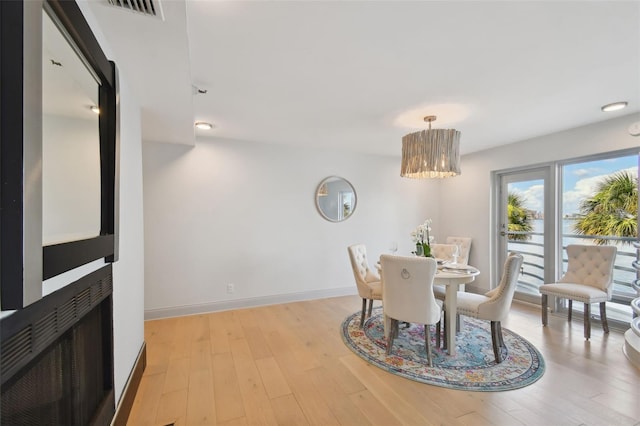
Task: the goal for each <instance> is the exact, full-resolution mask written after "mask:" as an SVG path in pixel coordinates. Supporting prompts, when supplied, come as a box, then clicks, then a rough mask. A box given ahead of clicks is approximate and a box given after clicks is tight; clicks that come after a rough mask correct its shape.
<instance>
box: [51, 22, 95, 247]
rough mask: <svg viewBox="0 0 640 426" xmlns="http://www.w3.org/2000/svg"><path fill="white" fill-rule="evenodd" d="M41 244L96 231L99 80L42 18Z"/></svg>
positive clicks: (53, 242) (57, 31) (84, 236)
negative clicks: (96, 109) (95, 110)
mask: <svg viewBox="0 0 640 426" xmlns="http://www.w3.org/2000/svg"><path fill="white" fill-rule="evenodd" d="M42 25H43V28H42V136H43V137H42V139H43V140H42V244H43V246H47V245H51V244H57V243H62V242H67V241H73V240H80V239H86V238H91V237H96V236H98V235H100V134H99V115H98V113H96V112H94V111H92V109H91V107H96V106H98V96H99V84H98V81H97V80H96V78H95V77H94V74H93V73H92V72H91V71H90V70H89V68H87V66H86V65H85V61H84V60H83V59H82V58H81V57H80V56H79V53H77V52H76V49H74V46H72V45H71V44H70V43H69V41H68V40H67V38H66V37H65V35H64V34H63V33H62V32H61V31H60V29H59V27H58V26H57V25H56V23H55V22H54V21H53V20H52V19H51V17H50V16H49V14H48V13H43V18H42Z"/></svg>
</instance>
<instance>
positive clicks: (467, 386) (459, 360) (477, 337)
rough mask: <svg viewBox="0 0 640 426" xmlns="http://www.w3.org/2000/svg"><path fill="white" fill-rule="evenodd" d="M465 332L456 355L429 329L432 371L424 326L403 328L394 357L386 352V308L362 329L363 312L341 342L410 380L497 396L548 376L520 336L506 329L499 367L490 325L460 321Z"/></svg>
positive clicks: (353, 318)
mask: <svg viewBox="0 0 640 426" xmlns="http://www.w3.org/2000/svg"><path fill="white" fill-rule="evenodd" d="M460 320H461V321H463V325H462V327H461V331H460V332H459V333H458V335H457V337H456V355H455V356H454V357H450V356H449V355H447V353H446V351H445V350H443V349H441V348H436V347H435V327H434V326H432V328H431V338H432V342H431V343H432V348H433V351H432V357H433V367H429V366H428V365H427V356H426V351H425V348H424V327H423V326H422V325H420V324H411V325H410V326H409V327H408V328H403V326H402V325H401V326H400V331H399V333H398V337H397V338H396V340H395V341H394V343H393V350H392V352H391V354H390V355H387V354H386V350H387V344H386V340H385V338H384V324H383V323H384V321H383V317H382V308H381V307H377V308H376V309H374V311H373V314H372V315H371V318H369V319H368V320H367V321H365V323H364V327H363V328H362V329H361V328H360V312H356V313H354V314H353V315H351V316H349V317H348V318H347V319H345V320H344V322H343V323H342V338H343V340H344V342H345V344H346V345H347V346H348V347H349V348H350V349H351V350H352V351H353V352H355V353H356V354H357V355H359V356H360V357H362V358H364V359H365V360H366V361H368V362H370V363H371V364H373V365H375V366H377V367H380V368H382V369H383V370H386V371H388V372H390V373H393V374H397V375H399V376H402V377H406V378H407V379H411V380H415V381H418V382H422V383H427V384H430V385H435V386H442V387H446V388H450V389H459V390H466V391H478V392H495V391H505V390H512V389H518V388H522V387H525V386H528V385H530V384H532V383H534V382H535V381H536V380H538V379H539V378H540V377H542V375H543V374H544V368H545V365H544V359H543V358H542V355H541V354H540V352H538V350H537V349H536V348H535V347H534V346H533V345H532V344H531V343H529V342H527V341H526V340H525V339H523V338H522V337H520V336H519V335H517V334H516V333H514V332H512V331H510V330H507V329H506V328H504V327H503V328H502V335H503V338H504V342H505V345H506V349H504V348H503V349H502V355H503V359H504V361H502V362H501V363H500V364H496V362H495V358H494V356H493V348H492V345H491V331H490V327H489V322H488V321H480V320H476V319H473V318H467V317H463V316H461V317H460Z"/></svg>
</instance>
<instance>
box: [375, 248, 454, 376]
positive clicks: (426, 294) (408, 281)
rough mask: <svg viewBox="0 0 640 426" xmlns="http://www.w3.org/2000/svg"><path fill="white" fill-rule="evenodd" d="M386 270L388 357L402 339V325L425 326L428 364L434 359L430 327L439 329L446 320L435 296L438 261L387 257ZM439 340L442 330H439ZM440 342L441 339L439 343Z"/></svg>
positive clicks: (384, 301)
mask: <svg viewBox="0 0 640 426" xmlns="http://www.w3.org/2000/svg"><path fill="white" fill-rule="evenodd" d="M380 265H381V267H382V282H383V283H384V285H383V286H382V308H383V310H384V320H385V337H386V340H387V354H390V353H391V350H392V348H393V341H394V339H395V337H396V336H397V335H398V329H399V327H398V322H399V321H403V322H409V323H417V324H423V325H424V340H425V349H426V352H427V362H428V364H429V366H430V367H431V366H433V362H432V359H431V352H432V351H431V331H430V325H433V324H436V325H439V323H440V318H441V317H442V302H441V301H439V300H436V298H435V297H434V295H433V277H434V276H435V274H436V270H437V264H436V261H435V260H434V259H432V258H429V257H404V256H392V255H388V254H383V255H382V256H380ZM436 333H437V335H436V337H437V336H439V334H440V327H437V328H436ZM436 341H437V342H439V341H440V339H439V338H437V339H436Z"/></svg>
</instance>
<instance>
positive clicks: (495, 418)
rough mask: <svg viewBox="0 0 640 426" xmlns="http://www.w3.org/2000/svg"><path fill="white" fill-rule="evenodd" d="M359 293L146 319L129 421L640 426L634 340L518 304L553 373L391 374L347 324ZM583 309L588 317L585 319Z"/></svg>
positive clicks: (517, 325) (517, 312)
mask: <svg viewBox="0 0 640 426" xmlns="http://www.w3.org/2000/svg"><path fill="white" fill-rule="evenodd" d="M360 303H361V300H360V299H359V298H358V297H356V296H347V297H338V298H331V299H322V300H314V301H307V302H298V303H289V304H284V305H274V306H266V307H260V308H252V309H245V310H237V311H227V312H218V313H212V314H206V315H196V316H189V317H181V318H172V319H165V320H156V321H148V322H146V324H145V340H146V342H147V354H148V357H147V360H148V364H147V368H146V370H145V373H144V377H143V379H142V382H141V384H140V388H139V390H138V394H137V396H136V400H135V403H134V405H133V409H132V412H131V415H130V417H129V423H128V424H129V425H168V424H171V423H175V424H176V425H189V426H191V425H216V424H217V425H262V424H274V425H275V424H281V425H306V424H317V425H358V424H377V425H399V424H402V425H432V424H433V425H435V424H439V425H640V371H638V370H637V369H636V368H634V367H633V366H632V365H631V364H630V363H629V362H628V361H627V359H626V358H625V356H624V354H623V353H622V346H623V343H624V338H623V335H622V333H621V332H619V331H615V330H612V331H611V333H610V334H609V335H604V334H603V332H602V328H600V327H599V325H597V324H596V325H595V326H594V328H593V331H592V337H591V341H590V342H585V340H584V338H583V335H582V324H581V323H580V322H577V321H575V320H574V323H573V324H569V323H568V322H567V321H566V319H563V318H559V317H555V316H553V315H552V316H550V318H549V326H548V327H545V328H543V327H542V326H541V323H540V313H539V310H538V309H536V308H534V307H531V306H527V305H523V304H518V303H514V305H513V308H512V312H511V314H510V317H509V319H508V321H506V322H505V323H504V324H503V326H504V327H506V328H509V329H511V330H513V331H515V332H516V333H518V334H520V335H522V336H523V337H525V338H526V339H527V340H529V341H530V342H531V343H533V344H534V345H535V346H536V347H537V348H538V349H539V350H540V351H541V352H542V354H543V356H544V359H545V361H546V364H547V369H546V372H545V374H544V376H543V377H542V378H541V379H540V380H539V381H538V382H536V383H534V384H533V385H531V386H528V387H526V388H523V389H518V390H514V391H508V392H464V391H456V390H450V389H444V388H440V387H435V386H429V385H424V384H420V383H416V382H413V381H410V380H407V379H403V378H400V377H398V376H394V375H392V374H389V373H387V372H385V371H383V370H381V369H379V368H376V367H374V366H372V365H370V364H368V363H367V362H365V361H363V360H362V359H361V358H359V357H357V356H356V355H354V354H353V353H352V352H351V351H350V350H349V349H348V348H347V347H346V346H345V345H344V344H343V342H342V339H341V337H340V331H339V328H340V324H341V323H342V321H343V320H344V318H345V317H346V316H347V315H349V314H351V313H353V312H356V311H358V310H359V308H360ZM578 316H579V315H578Z"/></svg>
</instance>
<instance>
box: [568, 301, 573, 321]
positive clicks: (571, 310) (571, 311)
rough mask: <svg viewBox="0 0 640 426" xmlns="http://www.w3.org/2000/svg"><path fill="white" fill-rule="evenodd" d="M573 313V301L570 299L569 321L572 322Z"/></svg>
mask: <svg viewBox="0 0 640 426" xmlns="http://www.w3.org/2000/svg"><path fill="white" fill-rule="evenodd" d="M572 313H573V300H571V299H569V313H568V314H567V321H569V322H571V314H572Z"/></svg>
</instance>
